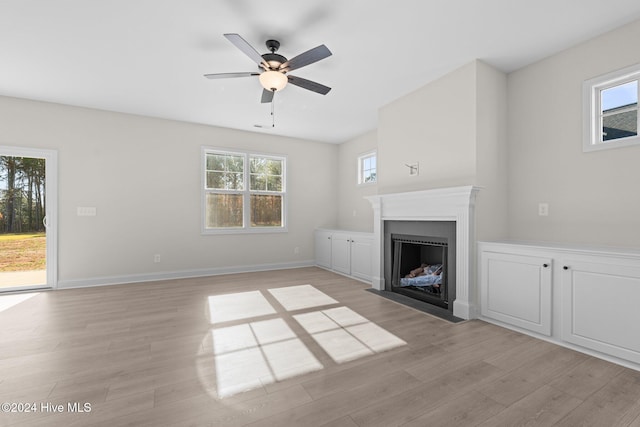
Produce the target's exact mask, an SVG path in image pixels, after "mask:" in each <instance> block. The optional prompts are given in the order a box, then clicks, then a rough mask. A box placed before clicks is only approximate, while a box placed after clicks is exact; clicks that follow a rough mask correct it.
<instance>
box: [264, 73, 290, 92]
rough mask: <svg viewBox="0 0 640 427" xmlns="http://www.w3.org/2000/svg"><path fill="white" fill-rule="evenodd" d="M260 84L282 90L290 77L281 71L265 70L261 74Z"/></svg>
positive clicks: (269, 88)
mask: <svg viewBox="0 0 640 427" xmlns="http://www.w3.org/2000/svg"><path fill="white" fill-rule="evenodd" d="M259 79H260V84H261V85H262V87H263V88H265V89H267V90H272V91H275V90H282V89H284V87H285V86H286V85H287V82H288V79H287V76H285V75H284V74H283V73H281V72H280V71H265V72H263V73H262V74H260V77H259Z"/></svg>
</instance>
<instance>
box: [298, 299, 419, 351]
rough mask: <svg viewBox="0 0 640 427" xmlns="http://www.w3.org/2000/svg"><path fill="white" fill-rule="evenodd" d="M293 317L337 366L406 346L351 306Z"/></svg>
mask: <svg viewBox="0 0 640 427" xmlns="http://www.w3.org/2000/svg"><path fill="white" fill-rule="evenodd" d="M293 318H294V319H296V321H297V322H298V323H300V325H301V326H302V327H303V328H304V329H305V331H307V332H308V333H309V335H311V336H312V337H313V339H314V340H315V341H316V342H317V343H318V345H319V346H320V347H322V349H323V350H324V351H325V352H327V354H328V355H329V356H331V358H332V359H333V360H334V361H335V362H336V363H344V362H348V361H350V360H354V359H358V358H360V357H363V356H368V355H371V354H374V353H379V352H382V351H386V350H391V349H392V348H396V347H400V346H403V345H406V344H407V343H406V342H404V341H403V340H401V339H400V338H398V337H396V336H395V335H393V334H392V333H390V332H388V331H386V330H385V329H383V328H381V327H380V326H378V325H376V324H375V323H373V322H370V321H369V320H367V319H366V318H364V317H362V316H361V315H359V314H358V313H356V312H355V311H353V310H351V309H350V308H348V307H337V308H332V309H329V310H323V311H315V312H311V313H304V314H298V315H294V316H293Z"/></svg>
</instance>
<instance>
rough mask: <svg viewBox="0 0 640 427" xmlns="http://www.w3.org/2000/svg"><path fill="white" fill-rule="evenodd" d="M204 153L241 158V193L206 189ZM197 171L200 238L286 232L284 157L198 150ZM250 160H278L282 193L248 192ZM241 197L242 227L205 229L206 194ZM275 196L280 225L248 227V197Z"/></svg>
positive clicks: (215, 149) (205, 159) (238, 191)
mask: <svg viewBox="0 0 640 427" xmlns="http://www.w3.org/2000/svg"><path fill="white" fill-rule="evenodd" d="M207 154H230V155H235V156H243V157H244V168H243V169H244V170H243V175H244V177H243V179H244V185H243V187H244V189H243V190H212V189H207V183H206V175H207ZM200 157H201V161H200V165H201V171H200V191H201V204H202V212H201V220H200V224H201V230H202V234H203V235H212V234H213V235H219V234H247V233H284V232H287V231H288V229H287V216H288V215H287V212H288V209H287V205H288V203H287V200H288V197H287V156H285V155H281V154H266V153H259V152H254V151H245V150H235V149H228V148H216V147H205V146H203V147H202V149H201V156H200ZM251 157H262V158H268V159H275V160H282V191H281V192H280V191H278V192H269V191H259V192H257V191H253V190H251V189H250V166H249V161H250V159H251ZM210 193H211V194H242V196H243V212H242V213H243V225H242V227H223V228H222V227H221V228H208V227H207V225H206V224H207V206H206V204H207V194H210ZM256 193H258V194H267V195H268V194H275V195H279V196H282V226H279V227H252V226H251V208H250V206H251V205H250V204H251V195H252V194H256Z"/></svg>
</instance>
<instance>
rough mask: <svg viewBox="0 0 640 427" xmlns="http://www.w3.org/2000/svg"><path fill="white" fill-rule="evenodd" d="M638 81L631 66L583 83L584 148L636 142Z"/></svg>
mask: <svg viewBox="0 0 640 427" xmlns="http://www.w3.org/2000/svg"><path fill="white" fill-rule="evenodd" d="M639 80H640V65H635V66H633V67H629V68H625V69H623V70H619V71H615V72H612V73H609V74H606V75H604V76H600V77H596V78H594V79H591V80H588V81H586V82H585V83H584V86H583V95H584V100H583V102H584V115H585V117H584V121H585V126H584V143H583V149H584V151H593V150H601V149H606V148H615V147H621V146H628V145H637V144H640V137H638V121H639V117H638V111H639V110H638V97H639V96H638V95H639V93H640V92H638V90H639V85H638V82H639Z"/></svg>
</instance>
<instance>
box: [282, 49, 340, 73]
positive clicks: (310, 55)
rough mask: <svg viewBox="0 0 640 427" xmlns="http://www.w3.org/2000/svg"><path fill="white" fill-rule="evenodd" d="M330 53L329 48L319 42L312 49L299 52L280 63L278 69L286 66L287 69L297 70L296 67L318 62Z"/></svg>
mask: <svg viewBox="0 0 640 427" xmlns="http://www.w3.org/2000/svg"><path fill="white" fill-rule="evenodd" d="M331 55H332V53H331V51H330V50H329V48H327V47H326V46H325V45H323V44H321V45H320V46H317V47H314V48H313V49H310V50H308V51H306V52H304V53H301V54H300V55H298V56H294V57H293V58H291V59H290V60H288V61H287V62H285V63H284V64H282V65H280V69H281V70H282V69H285V68H286V69H287V71H293V70H297V69H298V68H302V67H304V66H306V65H309V64H313V63H314V62H318V61H320V60H321V59H324V58H327V57H329V56H331Z"/></svg>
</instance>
